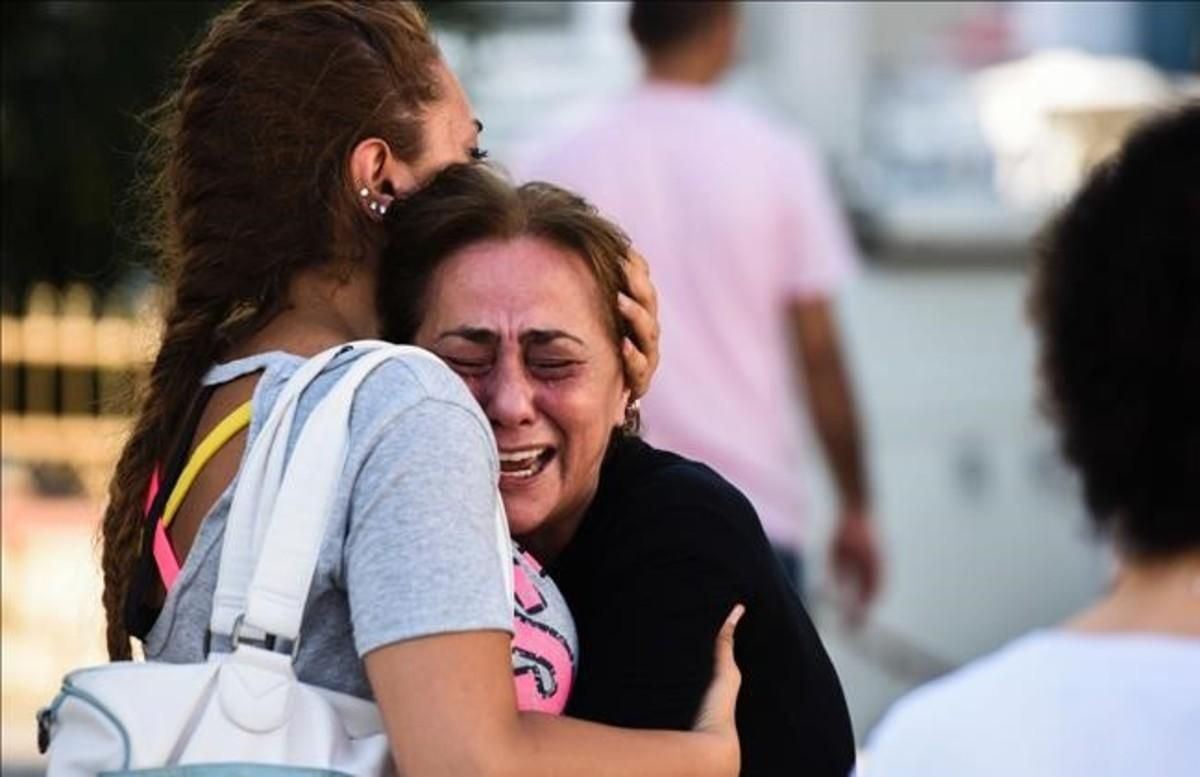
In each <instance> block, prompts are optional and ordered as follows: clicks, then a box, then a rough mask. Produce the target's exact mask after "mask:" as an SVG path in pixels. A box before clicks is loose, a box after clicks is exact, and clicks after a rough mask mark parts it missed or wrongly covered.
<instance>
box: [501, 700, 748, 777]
mask: <svg viewBox="0 0 1200 777" xmlns="http://www.w3.org/2000/svg"><path fill="white" fill-rule="evenodd" d="M726 752H727V748H724V747H723V746H722V743H721V742H719V741H717V738H716V737H715V736H711V735H707V734H701V733H695V732H680V731H641V730H634V729H623V728H615V727H612V726H603V725H600V724H597V723H588V722H586V721H581V720H576V719H574V718H567V717H556V716H552V715H544V714H539V713H522V714H521V715H520V716H519V718H518V725H517V727H516V731H515V732H514V733H513V735H512V738H511V741H510V743H509V745H508V753H509V757H510V758H512V759H515V760H510V761H509V762H508V763H509V764H510V765H511V766H513V767H514V768H513V771H512V772H511V773H512V774H514V775H516V774H520V775H521V776H522V777H527V776H528V775H534V774H537V775H542V774H544V775H547V777H550V776H551V775H554V776H557V775H564V774H569V775H577V776H579V777H617V776H618V775H623V776H626V775H627V776H629V777H641V776H642V775H647V776H653V777H721V776H722V775H728V774H732V773H734V771H735V770H736V765H735V764H730V763H729V761H728V760H727V759H726Z"/></svg>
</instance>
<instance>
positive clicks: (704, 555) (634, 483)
mask: <svg viewBox="0 0 1200 777" xmlns="http://www.w3.org/2000/svg"><path fill="white" fill-rule="evenodd" d="M548 571H549V572H550V574H551V576H552V577H553V578H554V579H555V581H556V582H557V583H558V586H559V588H560V589H561V590H562V593H563V595H564V596H565V597H566V599H567V603H568V604H569V605H570V607H571V611H572V613H573V614H574V616H575V621H576V628H577V630H578V632H579V670H578V673H577V675H576V677H575V683H574V687H573V689H572V691H571V696H570V699H569V701H568V703H567V710H566V714H568V715H571V716H574V717H578V718H584V719H587V720H593V721H597V722H601V723H610V724H613V725H619V726H628V727H634V728H666V729H679V730H683V729H688V728H690V727H691V725H692V722H693V720H694V719H695V716H696V712H697V710H698V709H699V706H700V701H701V698H702V697H703V695H704V691H705V689H706V688H707V686H708V682H709V680H710V679H711V678H712V656H713V640H714V638H715V637H716V634H717V630H718V628H720V625H721V623H722V622H723V621H724V619H725V616H726V615H727V614H728V613H729V611H730V609H732V607H733V605H734V604H736V603H737V602H742V603H744V604H745V605H746V614H745V616H744V617H743V618H742V621H741V623H739V624H738V629H737V635H736V656H737V661H738V666H739V667H740V668H741V671H742V688H741V692H740V695H739V696H738V706H737V727H738V735H739V738H740V740H741V747H742V775H744V776H748V777H763V776H764V775H798V774H804V775H810V776H811V777H820V776H823V775H829V777H846V775H848V774H849V773H850V770H851V768H852V767H853V765H854V738H853V733H852V731H851V727H850V717H849V713H848V712H847V710H846V700H845V697H844V696H843V695H842V689H841V685H840V683H839V682H838V678H837V675H836V674H835V672H834V669H833V665H832V663H831V662H830V660H829V656H828V655H827V654H826V652H825V648H824V646H823V645H822V644H821V640H820V638H819V637H818V636H817V632H816V630H815V629H814V628H813V625H812V622H811V621H810V620H809V617H808V614H807V613H806V612H805V611H804V607H803V606H802V605H801V603H800V600H799V598H798V597H797V596H796V594H795V592H794V591H793V590H792V588H791V586H790V585H789V583H788V582H787V580H786V578H785V577H784V573H783V570H782V569H781V568H780V566H779V563H778V561H777V560H776V558H775V557H774V554H773V553H772V551H771V547H770V545H769V544H768V542H767V538H766V535H765V534H764V533H763V530H762V526H761V524H760V523H759V521H758V516H757V515H756V514H755V512H754V508H753V507H751V506H750V503H749V502H748V501H747V500H746V498H745V497H744V496H742V494H741V493H740V492H739V491H738V490H737V489H735V488H734V487H733V486H731V485H730V484H729V483H727V482H726V481H725V480H724V479H723V478H721V476H719V475H718V474H716V473H715V472H713V471H712V470H711V469H709V468H708V467H706V466H704V465H703V464H698V463H696V462H693V461H688V460H687V459H684V458H681V457H679V456H676V455H675V454H673V453H668V452H666V451H659V450H656V449H654V448H651V447H650V446H649V445H646V444H645V443H643V442H641V441H640V440H623V441H620V442H618V443H616V444H615V445H614V448H613V450H611V451H610V452H609V456H608V458H607V459H606V460H605V463H604V465H603V468H602V470H601V474H600V485H599V489H598V491H597V493H596V497H595V499H594V500H593V501H592V504H591V506H590V507H589V509H588V512H587V514H586V516H585V517H584V519H583V522H582V524H581V525H580V528H579V530H578V532H577V533H576V535H575V537H574V538H573V539H572V540H571V542H570V544H568V545H567V547H566V548H565V549H564V550H563V552H562V553H561V554H560V555H559V557H558V558H557V559H556V560H555V561H554V563H553V564H551V565H550V566H549V568H548Z"/></svg>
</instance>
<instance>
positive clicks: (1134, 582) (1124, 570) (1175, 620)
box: [1066, 551, 1200, 637]
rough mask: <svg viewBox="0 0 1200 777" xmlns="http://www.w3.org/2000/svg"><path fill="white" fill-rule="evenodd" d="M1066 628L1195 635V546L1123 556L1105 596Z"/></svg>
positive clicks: (1198, 627)
mask: <svg viewBox="0 0 1200 777" xmlns="http://www.w3.org/2000/svg"><path fill="white" fill-rule="evenodd" d="M1066 628H1068V629H1069V630H1073V631H1084V632H1108V633H1113V632H1153V633H1163V634H1173V635H1178V636H1189V637H1200V551H1191V552H1188V553H1185V554H1181V555H1178V556H1174V557H1172V558H1169V559H1163V560H1138V559H1126V560H1124V561H1123V563H1122V565H1121V568H1120V571H1119V572H1118V573H1117V577H1116V581H1115V583H1114V585H1113V587H1112V590H1111V591H1110V592H1109V594H1108V596H1106V597H1105V598H1104V599H1102V600H1101V601H1100V602H1098V603H1097V604H1096V605H1095V606H1093V607H1091V608H1090V609H1088V610H1086V611H1084V612H1083V613H1080V614H1079V615H1078V616H1076V617H1075V618H1073V619H1072V620H1071V621H1069V622H1068V623H1067V624H1066Z"/></svg>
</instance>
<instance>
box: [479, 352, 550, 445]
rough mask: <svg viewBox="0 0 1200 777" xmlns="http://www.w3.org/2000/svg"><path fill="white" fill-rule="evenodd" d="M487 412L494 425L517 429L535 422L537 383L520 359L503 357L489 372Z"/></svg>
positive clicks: (485, 408) (484, 397) (486, 388)
mask: <svg viewBox="0 0 1200 777" xmlns="http://www.w3.org/2000/svg"><path fill="white" fill-rule="evenodd" d="M482 399H483V401H482V402H481V403H480V404H482V405H483V412H484V413H486V414H487V417H488V420H490V421H491V422H492V425H493V426H496V427H501V428H516V427H520V426H527V425H529V424H532V423H533V421H534V418H535V416H536V414H537V413H536V410H535V408H534V386H533V383H532V381H530V380H529V376H528V375H526V374H525V369H524V365H523V364H521V362H520V361H519V360H518V359H502V360H500V362H499V363H498V364H497V365H496V366H495V367H494V368H493V369H492V371H491V374H490V375H488V378H487V381H486V385H485V387H484V396H483V398H482Z"/></svg>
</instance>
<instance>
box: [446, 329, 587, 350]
mask: <svg viewBox="0 0 1200 777" xmlns="http://www.w3.org/2000/svg"><path fill="white" fill-rule="evenodd" d="M450 337H457V338H460V339H463V340H467V341H468V342H472V343H475V344H477V345H495V344H496V343H498V342H500V335H498V334H496V332H494V331H493V330H491V329H484V328H482V327H473V326H460V327H458V328H457V329H450V330H447V331H445V332H442V333H441V334H440V335H438V337H437V340H436V342H439V343H440V342H441V341H443V340H445V339H447V338H450ZM517 339H518V340H519V341H520V342H521V344H522V345H547V344H548V343H552V342H554V341H555V340H561V339H566V340H571V341H572V342H575V343H578V344H579V345H582V346H585V347H586V345H587V344H586V343H584V342H583V340H580V339H579V338H578V337H576V336H575V335H573V334H570V333H568V332H564V331H562V330H561V329H529V330H526V331H524V332H522V333H521V336H520V337H518V338H517Z"/></svg>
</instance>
